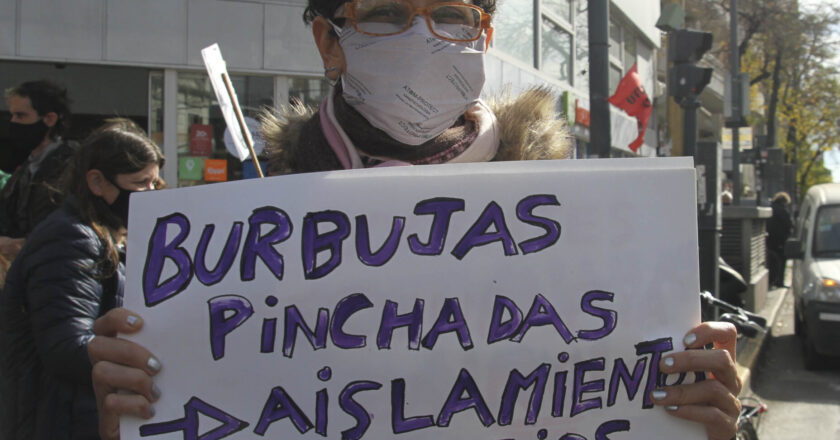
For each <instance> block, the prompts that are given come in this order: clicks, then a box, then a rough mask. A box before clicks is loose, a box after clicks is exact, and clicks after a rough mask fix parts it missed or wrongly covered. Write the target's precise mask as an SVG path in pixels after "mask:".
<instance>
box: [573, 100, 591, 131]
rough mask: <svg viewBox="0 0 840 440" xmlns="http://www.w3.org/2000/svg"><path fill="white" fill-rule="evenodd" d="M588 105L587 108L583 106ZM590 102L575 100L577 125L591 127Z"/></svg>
mask: <svg viewBox="0 0 840 440" xmlns="http://www.w3.org/2000/svg"><path fill="white" fill-rule="evenodd" d="M583 104H585V105H586V107H584V106H583ZM588 104H589V101H585V102H584V101H581V100H580V99H576V100H575V124H579V125H583V126H584V127H589V105H588Z"/></svg>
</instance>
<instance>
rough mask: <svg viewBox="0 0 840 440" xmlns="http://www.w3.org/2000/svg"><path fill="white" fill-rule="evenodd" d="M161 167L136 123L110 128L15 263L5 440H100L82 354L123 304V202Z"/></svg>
mask: <svg viewBox="0 0 840 440" xmlns="http://www.w3.org/2000/svg"><path fill="white" fill-rule="evenodd" d="M163 163H164V157H163V153H161V151H160V149H159V148H158V147H157V145H156V144H155V143H154V142H153V141H151V140H150V139H149V138H147V137H146V136H145V134H144V133H143V132H142V131H141V130H140V129H139V128H138V127H137V126H136V125H135V124H134V123H132V122H130V121H128V120H122V119H121V120H113V121H110V122H108V123H107V124H106V125H105V126H103V127H102V128H100V129H98V130H97V131H95V132H94V133H93V134H92V135H91V136H90V137H89V138H88V139H87V140H86V141H85V142H84V144H83V145H82V146H81V147H80V149H79V151H78V154H77V155H76V156H75V157H74V158H73V160H72V162H71V164H70V167H69V169H68V170H67V173H66V175H65V177H64V180H63V184H62V185H61V188H62V192H63V193H64V195H65V196H66V197H65V200H64V202H63V204H62V206H61V208H60V209H58V210H57V211H55V212H53V213H52V214H51V215H50V216H49V217H47V219H45V220H44V221H43V222H41V223H40V224H39V225H38V226H37V227H35V229H34V230H33V231H32V233H31V234H30V235H29V237H28V238H27V240H26V243H25V244H24V246H23V249H22V250H21V252H20V254H19V255H18V257H17V258H16V259H15V261H14V262H13V263H12V266H11V268H10V269H9V273H8V277H7V280H6V286H5V287H4V289H3V290H2V292H0V382H2V385H3V386H2V389H3V394H2V396H0V399H2V401H3V404H2V414H1V415H2V417H0V438H2V439H3V440H41V439H43V440H46V439H50V440H82V439H98V438H99V435H98V428H97V410H96V400H95V398H94V393H93V388H92V386H91V368H92V366H91V362H90V360H89V358H88V353H87V344H88V342H90V340H91V339H92V338H93V322H94V320H95V319H96V318H97V317H99V316H102V315H103V314H105V312H107V311H108V310H111V309H112V308H114V307H116V306H118V305H120V304H121V302H122V294H123V283H124V278H125V276H124V271H125V268H124V249H123V245H124V241H125V233H126V226H127V220H128V198H129V194H130V193H132V192H135V191H146V190H152V189H156V187H157V186H158V185H159V184H160V180H159V177H158V173H159V170H160V168H161V167H162V166H163Z"/></svg>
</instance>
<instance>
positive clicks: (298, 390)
mask: <svg viewBox="0 0 840 440" xmlns="http://www.w3.org/2000/svg"><path fill="white" fill-rule="evenodd" d="M695 194H696V192H695V177H694V169H693V165H692V162H691V160H690V159H688V158H670V159H623V160H622V159H614V160H588V161H575V160H569V161H533V162H504V163H482V164H463V165H442V166H417V167H395V168H381V169H369V170H352V171H336V172H328V173H315V174H300V175H292V176H284V177H273V178H267V179H261V180H249V181H239V182H231V183H225V184H215V185H206V186H199V187H190V188H181V189H175V190H164V191H156V192H144V193H135V194H134V195H132V199H131V216H130V224H131V228H130V231H129V237H128V246H127V250H128V260H127V261H128V274H127V277H128V278H127V286H126V307H128V308H129V309H131V310H134V311H136V312H138V313H140V314H141V316H143V318H144V319H145V322H146V324H145V326H144V328H143V330H142V331H141V332H140V333H139V334H138V335H136V337H134V338H133V339H134V340H136V341H137V342H139V343H141V344H142V345H144V346H146V347H148V348H149V349H150V350H151V351H152V352H153V353H155V355H156V356H157V357H158V358H159V359H160V361H161V363H162V365H163V369H162V370H161V372H160V373H159V374H158V375H157V376H156V377H155V382H156V384H157V385H158V387H159V388H160V389H161V390H162V397H161V400H160V401H158V402H157V403H156V404H155V405H154V406H155V417H154V418H153V419H151V420H140V419H137V418H132V417H124V418H123V420H122V424H121V427H122V432H121V434H122V438H123V439H125V440H130V439H139V438H140V437H143V438H145V439H149V438H152V439H157V438H160V439H197V438H202V439H205V438H207V439H209V438H213V439H220V438H231V439H252V438H275V439H295V438H309V439H317V438H330V439H341V438H346V439H359V438H364V439H410V440H419V439H440V438H458V439H523V440H524V439H528V440H532V439H546V438H549V439H558V438H561V437H564V435H566V434H572V433H573V434H575V435H576V436H569V437H565V438H567V439H569V438H573V439H577V440H579V439H590V440H594V439H607V438H608V439H612V440H626V439H651V438H666V439H668V438H679V439H698V440H699V439H703V438H705V433H704V429H703V427H702V426H700V425H697V424H694V423H691V422H686V421H682V420H679V419H676V418H674V417H671V416H669V415H667V414H666V412H665V410H664V409H663V408H661V407H654V406H653V404H652V401H651V397H650V392H651V391H652V390H653V388H654V387H655V386H656V384H657V381H658V380H660V379H664V378H660V374H659V372H658V361H659V359H660V358H661V356H662V355H663V354H665V353H668V352H672V351H676V350H682V349H683V346H682V343H681V339H682V337H683V335H684V334H685V332H687V331H688V330H689V329H690V328H691V327H692V326H694V325H696V324H697V323H698V322H699V300H698V297H697V293H698V290H699V279H698V273H697V268H698V262H697V225H696V213H695V206H696V205H695V203H696V201H695ZM694 379H695V378H694V376H693V375H691V376H689V377H688V378H684V377H682V378H681V377H671V378H668V379H667V380H666V383H667V384H673V383H677V382H679V381H682V380H688V381H693V380H694Z"/></svg>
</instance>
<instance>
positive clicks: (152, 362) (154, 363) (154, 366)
mask: <svg viewBox="0 0 840 440" xmlns="http://www.w3.org/2000/svg"><path fill="white" fill-rule="evenodd" d="M146 366H147V367H149V369H150V370H152V371H158V370H160V362H158V360H157V359H155V358H154V357H150V358H149V360H148V361H146Z"/></svg>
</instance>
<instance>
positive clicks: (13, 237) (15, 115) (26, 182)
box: [0, 81, 78, 261]
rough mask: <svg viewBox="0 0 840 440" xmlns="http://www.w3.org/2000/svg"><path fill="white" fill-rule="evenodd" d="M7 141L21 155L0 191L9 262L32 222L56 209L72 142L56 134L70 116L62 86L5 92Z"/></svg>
mask: <svg viewBox="0 0 840 440" xmlns="http://www.w3.org/2000/svg"><path fill="white" fill-rule="evenodd" d="M6 101H7V103H8V105H9V113H11V115H12V118H11V121H10V122H9V134H8V141H9V145H10V147H11V150H12V151H13V152H14V153H13V155H14V156H17V157H25V159H23V162H22V163H20V164H19V165H18V166H17V167H16V170H14V173H13V174H12V176H11V177H10V178H9V180H8V182H7V183H6V185H5V186H4V187H3V190H2V192H0V215H2V217H0V254H1V255H2V256H3V257H4V258H6V259H7V260H9V261H11V260H13V259H14V257H15V255H16V254H17V253H18V252H19V251H20V248H21V246H22V245H23V241H24V239H25V238H26V236H27V235H29V233H30V232H31V231H32V230H33V229H34V228H35V226H36V225H37V224H38V223H40V222H41V221H42V220H44V219H45V218H46V217H47V216H48V215H49V214H50V213H51V212H53V211H54V210H56V209H57V208H58V206H59V205H58V203H57V201H56V200H55V198H54V196H55V192H54V188H55V187H56V186H57V185H58V180H59V178H60V176H61V173H62V172H63V171H64V170H65V168H66V166H67V163H68V162H69V160H70V157H71V156H72V155H73V153H74V152H75V150H76V147H77V146H78V145H77V144H76V143H75V142H69V141H66V140H64V139H63V138H62V136H63V135H64V133H65V131H66V129H67V126H68V123H69V118H70V100H69V98H68V97H67V90H65V89H64V88H62V87H59V86H58V85H56V84H54V83H51V82H49V81H30V82H25V83H23V84H20V85H18V86H16V87H12V88H11V89H9V90H7V91H6Z"/></svg>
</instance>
